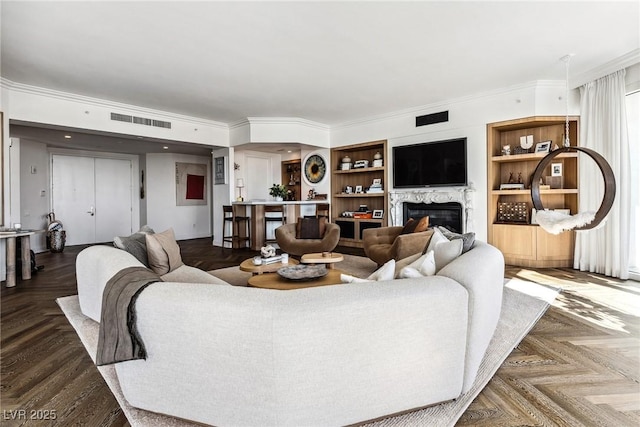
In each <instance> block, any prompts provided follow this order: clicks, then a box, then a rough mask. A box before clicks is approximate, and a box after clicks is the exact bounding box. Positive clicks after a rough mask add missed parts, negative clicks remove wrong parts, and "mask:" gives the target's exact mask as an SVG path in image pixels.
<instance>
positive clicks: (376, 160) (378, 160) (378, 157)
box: [373, 151, 382, 168]
mask: <svg viewBox="0 0 640 427" xmlns="http://www.w3.org/2000/svg"><path fill="white" fill-rule="evenodd" d="M373 167H374V168H381V167H382V154H380V152H379V151H376V154H374V155H373Z"/></svg>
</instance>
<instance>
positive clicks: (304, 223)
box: [296, 217, 327, 239]
mask: <svg viewBox="0 0 640 427" xmlns="http://www.w3.org/2000/svg"><path fill="white" fill-rule="evenodd" d="M326 230H327V218H326V217H320V218H315V217H313V218H298V223H297V224H296V239H322V237H323V236H324V233H325V231H326Z"/></svg>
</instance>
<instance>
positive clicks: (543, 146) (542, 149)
mask: <svg viewBox="0 0 640 427" xmlns="http://www.w3.org/2000/svg"><path fill="white" fill-rule="evenodd" d="M549 148H551V141H542V142H538V143H537V144H536V153H548V152H549Z"/></svg>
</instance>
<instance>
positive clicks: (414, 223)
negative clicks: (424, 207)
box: [400, 216, 429, 234]
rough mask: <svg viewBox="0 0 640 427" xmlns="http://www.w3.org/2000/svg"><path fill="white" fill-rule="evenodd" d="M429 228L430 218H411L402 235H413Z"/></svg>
mask: <svg viewBox="0 0 640 427" xmlns="http://www.w3.org/2000/svg"><path fill="white" fill-rule="evenodd" d="M427 228H429V217H428V216H423V217H422V218H420V219H417V220H416V219H413V218H409V221H407V223H406V224H405V225H404V227H403V228H402V231H401V232H400V234H411V233H419V232H421V231H426V230H427Z"/></svg>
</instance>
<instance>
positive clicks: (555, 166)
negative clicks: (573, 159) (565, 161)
mask: <svg viewBox="0 0 640 427" xmlns="http://www.w3.org/2000/svg"><path fill="white" fill-rule="evenodd" d="M551 176H562V163H551Z"/></svg>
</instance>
